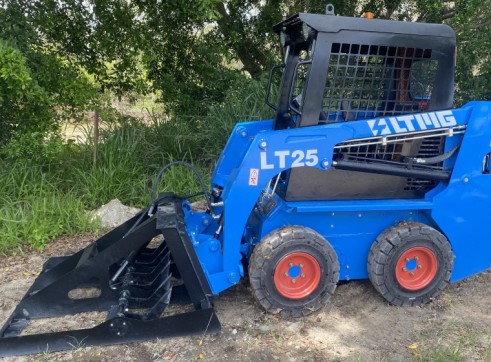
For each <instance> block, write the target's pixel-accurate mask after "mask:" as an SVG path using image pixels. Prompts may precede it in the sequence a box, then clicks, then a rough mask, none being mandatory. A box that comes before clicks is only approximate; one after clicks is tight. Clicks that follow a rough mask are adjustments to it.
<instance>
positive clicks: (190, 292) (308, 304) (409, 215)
mask: <svg viewBox="0 0 491 362" xmlns="http://www.w3.org/2000/svg"><path fill="white" fill-rule="evenodd" d="M273 29H274V31H275V32H277V33H278V34H279V36H280V40H281V47H282V49H283V59H284V61H283V63H282V64H279V65H277V66H275V67H273V69H272V71H271V73H270V78H269V84H268V87H267V90H266V103H267V104H268V105H269V106H270V107H271V108H272V109H274V111H275V117H274V119H272V120H265V121H257V122H244V123H238V124H237V125H236V126H235V128H234V130H233V131H232V133H231V135H230V138H229V140H228V142H227V144H226V146H225V148H224V149H223V151H222V154H221V156H220V159H219V160H218V163H217V165H216V167H215V171H214V173H213V176H212V180H211V186H210V188H209V190H210V192H207V188H206V187H204V185H203V182H202V180H201V178H200V184H201V186H202V189H203V192H202V193H203V194H204V196H205V199H206V203H207V210H206V211H203V212H198V211H195V210H193V209H192V208H191V206H190V204H189V202H188V201H187V200H186V198H181V197H178V196H176V195H173V194H164V195H161V196H160V197H158V198H157V197H156V196H155V194H156V190H155V189H154V194H153V199H154V201H153V203H152V205H151V206H150V207H149V208H148V209H146V210H143V211H142V212H141V213H140V214H138V215H136V216H135V217H134V218H132V219H131V220H129V221H127V222H126V223H124V224H123V225H121V226H120V227H118V228H116V229H114V230H113V231H111V232H109V233H108V234H107V235H105V236H103V237H102V238H100V239H99V240H97V241H96V242H94V243H93V244H91V245H89V246H88V247H87V248H85V249H84V250H82V251H80V252H78V253H76V254H75V255H73V256H69V257H62V258H54V259H50V260H49V261H48V262H47V263H46V264H45V266H44V268H43V271H42V273H41V274H40V275H39V277H38V278H37V279H36V281H35V282H34V284H33V286H32V287H31V288H30V289H29V291H28V292H27V293H26V295H25V297H24V298H23V299H22V300H21V302H20V303H19V305H18V306H17V308H16V309H15V310H14V312H13V314H12V316H11V317H10V318H9V319H8V320H7V322H6V323H5V325H4V326H3V328H2V329H1V331H0V356H9V355H15V354H28V353H38V352H45V351H57V350H63V349H70V348H73V346H81V345H83V346H89V345H102V344H115V343H127V342H133V341H141V340H146V339H153V338H164V337H172V336H182V335H192V334H204V333H212V332H217V331H219V329H220V323H219V321H218V318H217V316H216V314H215V312H214V309H213V304H212V297H214V296H217V295H219V293H221V292H222V291H224V290H226V289H228V288H230V287H232V286H233V285H236V284H237V283H238V282H239V281H240V279H241V278H242V277H245V276H246V275H248V277H249V281H250V284H251V289H252V293H253V295H254V297H255V298H256V300H257V302H258V304H259V305H260V306H261V307H263V308H264V309H265V310H267V311H269V312H271V313H277V314H279V315H281V316H293V317H301V316H305V315H308V314H310V313H314V312H316V311H318V310H320V309H321V308H322V307H323V306H324V305H325V304H326V303H329V299H330V297H331V295H332V294H333V293H334V292H335V288H336V285H337V283H338V282H339V281H340V280H343V281H348V280H352V279H370V281H371V282H372V284H373V285H374V287H375V289H376V290H377V291H379V292H380V294H381V296H382V297H383V298H385V299H386V300H387V301H389V302H390V303H392V304H395V305H398V306H412V305H420V304H423V303H427V302H431V300H433V299H434V298H437V297H438V295H439V294H440V293H441V292H442V290H443V289H444V288H445V286H446V285H447V284H448V283H450V282H455V281H458V280H460V279H462V278H465V277H467V276H470V275H473V274H476V273H479V272H481V271H484V270H486V269H488V268H490V267H491V243H490V242H489V237H488V236H487V229H486V226H487V223H488V219H489V216H488V215H489V213H490V210H491V161H490V160H491V143H490V139H491V102H470V103H468V104H466V105H464V106H463V107H461V108H457V109H453V108H452V103H453V77H454V67H455V53H456V51H455V34H454V32H453V31H452V30H451V29H450V28H449V27H448V26H446V25H442V24H423V23H410V22H397V21H389V20H378V19H369V18H366V19H365V18H348V17H342V16H334V15H333V7H332V6H328V8H327V13H326V14H325V15H319V14H306V13H300V14H297V15H295V16H292V17H291V18H289V19H286V20H284V21H283V22H281V23H280V24H278V25H276V26H275V27H274V28H273ZM273 94H276V95H277V100H276V101H272V100H271V99H272V98H273V96H272V95H273ZM178 163H179V164H180V165H181V166H188V167H191V168H192V166H190V165H187V164H184V163H182V162H178ZM167 168H168V166H165V167H164V168H163V169H162V171H161V172H160V173H159V175H158V177H157V180H159V178H160V176H161V175H162V173H163V172H164V171H165V170H166V169H167ZM193 170H194V169H193ZM194 171H195V170H194ZM156 184H158V182H156ZM159 234H162V235H163V238H161V239H155V237H156V236H158V235H159ZM158 240H160V241H158ZM178 281H180V282H181V284H179V282H178ZM79 292H80V295H78V294H77V293H79ZM91 293H92V294H91ZM177 302H181V303H185V302H187V303H190V304H192V306H193V307H194V311H193V312H185V313H181V314H170V313H169V312H170V310H166V307H167V306H168V305H169V304H171V303H177ZM89 311H101V312H105V313H106V318H105V322H103V323H101V324H100V325H98V326H96V327H94V328H88V329H80V330H74V331H62V332H53V333H44V334H34V335H33V334H29V333H28V332H29V331H28V330H26V331H24V329H25V328H26V326H28V325H29V324H30V322H32V321H33V320H34V319H37V318H51V317H59V316H65V315H72V314H78V313H83V312H89ZM23 331H24V332H23Z"/></svg>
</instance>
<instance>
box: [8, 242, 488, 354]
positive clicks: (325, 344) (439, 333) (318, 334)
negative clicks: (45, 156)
mask: <svg viewBox="0 0 491 362" xmlns="http://www.w3.org/2000/svg"><path fill="white" fill-rule="evenodd" d="M94 237H95V236H93V235H87V236H83V237H79V238H76V240H66V239H60V240H57V241H56V242H54V243H52V244H50V245H49V246H48V247H47V248H46V250H45V251H44V252H42V253H37V252H32V253H31V252H30V253H26V255H20V256H11V257H3V258H1V259H0V324H3V323H4V322H5V320H6V319H7V318H8V316H9V315H10V313H11V312H12V311H13V309H14V307H15V305H16V304H17V303H18V301H19V300H20V299H21V298H22V296H23V295H24V293H25V292H26V290H27V289H28V287H29V286H30V285H31V284H32V282H33V281H34V279H35V276H36V273H38V272H39V271H40V270H41V267H42V264H43V262H44V261H45V260H46V259H47V258H49V257H50V256H53V255H63V254H70V253H72V252H74V251H77V250H79V249H80V248H82V247H83V246H84V245H87V244H88V243H89V242H90V241H91V240H92V239H94ZM490 301H491V272H489V271H488V272H484V273H481V274H479V275H477V276H474V277H472V278H468V279H466V280H464V281H462V282H459V283H456V284H453V285H451V286H450V287H449V288H447V289H446V290H445V292H444V293H443V295H442V296H440V297H439V298H438V299H436V300H434V301H433V302H431V303H430V304H427V305H425V306H423V307H414V308H400V307H394V306H391V305H389V304H387V303H386V302H385V300H384V299H382V298H381V297H380V296H379V295H378V294H377V293H376V291H375V290H374V289H373V288H372V286H371V285H370V283H369V282H368V281H352V282H349V283H346V284H341V285H339V286H338V288H337V290H336V292H335V295H334V297H333V298H332V301H331V304H330V305H328V306H327V307H326V308H325V309H324V310H323V311H322V312H320V313H318V314H316V315H313V316H310V317H307V318H301V319H290V320H281V319H279V318H278V317H276V316H274V315H270V314H266V313H264V312H263V310H261V309H260V308H259V306H258V305H257V304H255V303H254V299H253V297H252V295H251V292H250V290H249V288H248V285H247V282H246V281H245V282H244V283H243V284H241V285H239V286H237V287H235V288H233V289H232V290H229V291H227V292H226V293H223V295H220V296H219V297H217V298H216V299H215V306H216V312H217V314H218V317H219V319H220V321H221V323H222V332H221V333H220V334H217V335H206V336H199V337H188V338H176V339H171V340H158V341H152V342H145V343H135V344H128V345H121V346H108V347H89V348H80V346H74V348H73V349H72V350H70V351H65V352H56V353H45V354H40V355H35V356H27V357H25V356H24V357H9V358H5V359H4V360H5V361H68V360H83V361H193V360H203V361H276V360H278V361H279V360H281V361H435V360H437V361H461V360H462V361H491V303H490ZM103 320H104V316H103V315H102V316H100V315H97V314H90V313H89V314H85V315H78V316H75V317H73V316H70V317H65V318H59V319H56V320H49V321H48V322H47V323H48V324H49V325H48V327H49V328H52V329H57V328H58V329H59V328H64V327H67V326H71V328H74V327H75V328H80V327H82V326H83V327H87V326H90V325H95V324H97V323H100V322H101V321H103ZM46 326H47V325H46V323H45V324H44V325H42V324H41V327H46Z"/></svg>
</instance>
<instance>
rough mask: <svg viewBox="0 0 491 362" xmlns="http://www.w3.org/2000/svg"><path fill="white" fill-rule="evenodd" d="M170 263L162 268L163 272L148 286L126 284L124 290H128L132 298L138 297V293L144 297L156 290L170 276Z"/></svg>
mask: <svg viewBox="0 0 491 362" xmlns="http://www.w3.org/2000/svg"><path fill="white" fill-rule="evenodd" d="M169 269H170V262H169V263H168V264H167V265H166V266H165V267H163V268H162V271H161V272H160V273H159V274H158V275H157V276H156V277H155V279H154V280H153V281H151V283H148V284H136V283H131V280H130V283H128V284H126V285H125V286H124V287H123V289H126V290H128V291H129V292H130V293H131V295H132V296H138V293H141V294H142V295H144V294H145V293H148V291H149V290H150V291H151V290H155V288H157V287H158V286H159V285H160V284H161V283H162V282H163V281H164V280H165V279H167V277H168V276H169Z"/></svg>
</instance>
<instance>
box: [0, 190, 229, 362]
mask: <svg viewBox="0 0 491 362" xmlns="http://www.w3.org/2000/svg"><path fill="white" fill-rule="evenodd" d="M182 201H183V200H182V199H181V198H179V197H177V196H175V195H173V194H164V195H162V196H160V197H159V198H158V199H157V200H156V201H155V202H154V203H153V204H152V206H151V207H149V208H148V209H145V210H143V211H141V212H140V213H139V214H138V215H136V216H135V217H133V218H132V219H130V220H128V221H127V222H125V223H124V224H122V225H121V226H119V227H117V228H115V229H114V230H112V231H110V232H109V233H108V234H106V235H104V236H102V237H101V238H100V239H98V240H97V241H95V242H94V243H92V244H90V245H89V246H87V247H86V248H85V249H83V250H81V251H79V252H78V253H76V254H74V255H72V256H68V257H56V258H51V259H49V260H48V261H47V262H46V263H45V264H44V266H43V270H42V272H41V274H40V275H39V276H38V277H37V279H36V280H35V282H34V284H33V285H32V286H31V288H30V289H29V290H28V291H27V293H26V295H25V296H24V297H23V299H22V300H21V301H20V303H19V304H18V306H17V307H16V308H15V310H14V312H13V313H12V315H11V316H10V318H9V319H8V320H7V322H6V323H5V325H4V326H3V327H2V329H1V330H0V357H5V356H12V355H24V354H32V353H43V352H51V351H61V350H67V349H72V348H74V347H80V346H98V345H106V344H122V343H129V342H136V341H143V340H148V339H155V338H167V337H176V336H187V335H198V334H205V333H214V332H218V331H219V330H220V322H219V321H218V318H217V316H216V314H215V312H214V309H213V306H212V302H211V299H210V297H211V294H212V293H211V291H210V287H209V285H208V282H207V280H206V277H205V275H204V273H203V270H202V268H201V264H200V263H199V260H198V258H197V256H196V253H195V251H194V248H193V246H192V244H191V241H190V239H189V236H188V234H187V232H186V229H185V224H184V219H183V211H182ZM160 234H162V235H163V240H161V241H160V242H157V241H156V239H155V238H156V237H157V236H159V235H160ZM161 239H162V238H161ZM175 276H179V277H180V278H181V279H182V281H183V284H181V285H178V286H174V287H173V284H175V280H176V278H175ZM77 293H78V294H77ZM84 293H85V294H84ZM173 302H181V303H182V302H188V303H192V304H193V306H194V309H195V310H194V311H192V312H185V313H180V314H174V315H171V316H165V315H164V311H165V310H166V308H167V306H168V305H169V304H170V303H173ZM93 311H97V312H106V319H105V321H104V322H103V323H101V324H99V325H97V326H95V327H93V328H87V329H77V330H71V331H60V332H51V333H42V334H27V335H22V334H21V333H22V332H23V331H24V329H26V327H28V325H29V323H30V321H32V320H34V319H40V318H54V317H61V316H66V315H74V314H78V313H83V312H93Z"/></svg>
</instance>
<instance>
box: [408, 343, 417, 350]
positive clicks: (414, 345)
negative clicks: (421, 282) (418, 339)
mask: <svg viewBox="0 0 491 362" xmlns="http://www.w3.org/2000/svg"><path fill="white" fill-rule="evenodd" d="M407 348H409V349H418V344H417V343H413V344H410V345H409V346H407Z"/></svg>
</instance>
